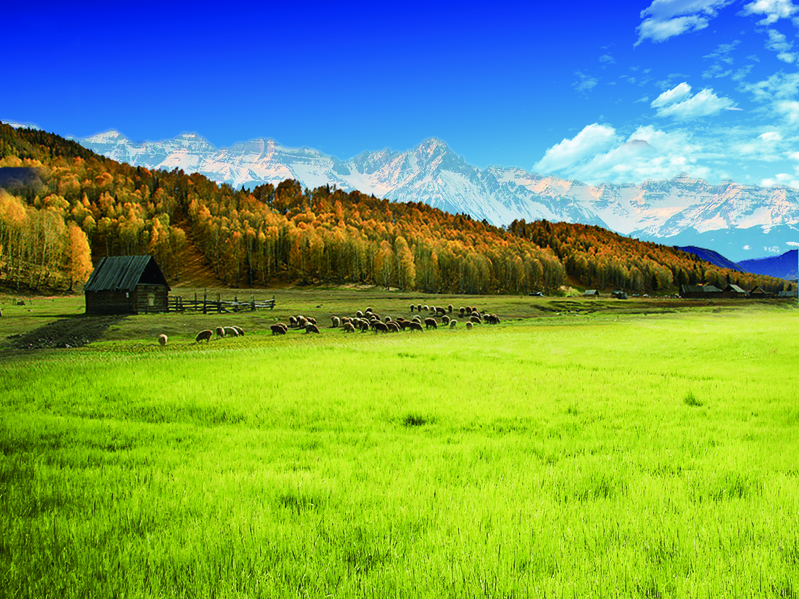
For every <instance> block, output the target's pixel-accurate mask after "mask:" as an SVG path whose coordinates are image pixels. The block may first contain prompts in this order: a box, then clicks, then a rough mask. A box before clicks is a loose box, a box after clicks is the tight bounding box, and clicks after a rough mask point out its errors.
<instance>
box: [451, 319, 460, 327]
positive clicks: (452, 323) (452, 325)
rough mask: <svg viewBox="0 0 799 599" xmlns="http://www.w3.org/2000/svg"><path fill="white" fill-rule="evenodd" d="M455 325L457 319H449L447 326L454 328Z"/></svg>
mask: <svg viewBox="0 0 799 599" xmlns="http://www.w3.org/2000/svg"><path fill="white" fill-rule="evenodd" d="M457 325H458V321H457V320H455V319H452V320H450V321H449V328H451V329H454V328H455V327H456V326H457Z"/></svg>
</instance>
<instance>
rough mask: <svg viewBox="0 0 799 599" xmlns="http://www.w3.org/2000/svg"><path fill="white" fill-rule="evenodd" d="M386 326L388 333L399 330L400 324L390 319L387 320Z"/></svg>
mask: <svg viewBox="0 0 799 599" xmlns="http://www.w3.org/2000/svg"><path fill="white" fill-rule="evenodd" d="M386 326H387V327H388V332H389V333H399V332H400V325H399V323H398V322H397V321H396V320H392V321H391V322H387V323H386Z"/></svg>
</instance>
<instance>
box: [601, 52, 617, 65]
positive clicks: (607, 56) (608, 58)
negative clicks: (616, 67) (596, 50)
mask: <svg viewBox="0 0 799 599" xmlns="http://www.w3.org/2000/svg"><path fill="white" fill-rule="evenodd" d="M599 62H601V63H602V64H616V59H614V58H613V57H612V56H611V55H610V54H603V55H602V56H600V57H599Z"/></svg>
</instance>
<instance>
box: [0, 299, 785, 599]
mask: <svg viewBox="0 0 799 599" xmlns="http://www.w3.org/2000/svg"><path fill="white" fill-rule="evenodd" d="M150 318H158V317H150ZM163 318H168V317H163ZM797 325H799V310H797V309H796V308H795V307H792V306H789V305H784V304H783V305H780V306H775V307H750V308H736V309H729V310H728V309H725V310H723V311H721V312H718V313H714V312H712V311H710V310H707V311H702V312H695V313H692V312H687V313H674V314H650V315H648V316H645V315H624V314H623V315H621V316H618V317H617V316H602V315H597V316H596V317H573V318H564V319H552V320H541V319H539V320H520V321H514V322H510V323H503V324H502V325H499V326H497V327H488V326H485V325H484V326H480V327H476V328H475V330H473V331H466V330H463V329H460V328H459V329H455V330H449V329H447V330H438V331H435V332H434V331H429V332H425V333H424V334H411V333H404V334H396V335H388V336H377V335H374V334H371V333H368V334H362V335H361V334H355V335H347V334H343V333H341V332H339V331H330V330H325V331H323V334H322V335H320V336H310V335H304V334H302V333H298V332H290V333H289V335H287V336H286V337H271V336H269V335H268V334H266V333H259V334H255V335H253V334H248V335H247V336H245V337H243V338H239V339H228V340H220V341H215V342H212V343H210V344H209V345H207V346H205V345H202V346H198V345H194V344H192V343H190V341H189V338H188V337H187V338H185V339H178V340H177V341H174V342H172V341H170V345H168V346H167V347H166V348H161V347H159V346H157V344H155V343H154V342H153V341H152V340H146V341H145V340H133V341H129V342H126V341H121V340H118V341H108V342H105V343H99V344H94V345H91V346H88V347H87V348H84V349H78V350H59V351H51V352H39V353H31V354H25V355H16V356H12V357H10V358H8V359H6V360H4V361H3V362H0V446H1V447H2V454H0V588H1V589H3V591H2V593H0V594H4V595H5V596H9V597H27V596H30V597H43V596H53V597H87V596H100V597H106V596H153V597H156V596H184V595H185V596H189V597H205V596H214V597H245V596H246V597H258V596H272V597H286V596H310V597H322V596H326V595H327V596H337V597H357V596H369V597H372V596H375V597H387V596H404V597H473V596H492V597H495V596H504V597H511V596H514V597H526V596H555V597H560V596H568V597H572V596H580V597H586V596H598V595H603V596H616V595H619V596H660V594H662V595H663V596H690V597H709V596H763V595H771V596H782V597H791V596H795V595H796V593H797V592H798V591H799V457H798V456H799V391H797V389H798V388H799V373H797V364H799V334H797V332H799V327H798V326H797Z"/></svg>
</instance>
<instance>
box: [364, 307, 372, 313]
mask: <svg viewBox="0 0 799 599" xmlns="http://www.w3.org/2000/svg"><path fill="white" fill-rule="evenodd" d="M364 312H366V313H367V314H369V312H372V309H371V308H366V310H364Z"/></svg>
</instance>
